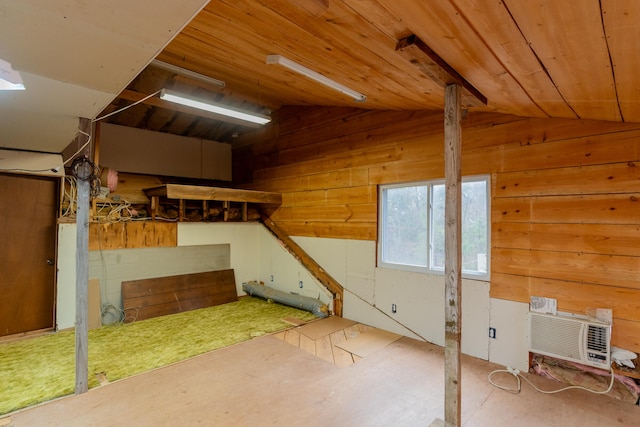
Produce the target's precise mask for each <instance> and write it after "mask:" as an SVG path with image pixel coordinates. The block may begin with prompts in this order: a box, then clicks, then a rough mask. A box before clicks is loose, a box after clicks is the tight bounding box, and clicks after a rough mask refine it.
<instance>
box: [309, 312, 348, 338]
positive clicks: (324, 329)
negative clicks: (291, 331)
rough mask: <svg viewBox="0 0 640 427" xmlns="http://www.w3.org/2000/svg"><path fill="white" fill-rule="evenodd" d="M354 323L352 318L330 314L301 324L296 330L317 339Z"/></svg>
mask: <svg viewBox="0 0 640 427" xmlns="http://www.w3.org/2000/svg"><path fill="white" fill-rule="evenodd" d="M355 323H356V322H354V321H353V320H349V319H345V318H343V317H338V316H331V317H327V318H325V319H321V320H317V321H315V322H311V323H308V324H306V325H304V326H301V327H300V328H298V332H300V333H301V334H302V335H306V336H307V337H309V338H311V339H313V340H317V339H318V338H321V337H323V336H325V335H330V334H332V333H333V332H336V331H339V330H342V329H344V328H348V327H349V326H351V325H354V324H355Z"/></svg>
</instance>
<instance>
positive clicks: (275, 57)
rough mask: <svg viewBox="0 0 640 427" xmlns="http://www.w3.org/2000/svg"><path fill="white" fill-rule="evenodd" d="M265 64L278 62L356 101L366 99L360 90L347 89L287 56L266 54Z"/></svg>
mask: <svg viewBox="0 0 640 427" xmlns="http://www.w3.org/2000/svg"><path fill="white" fill-rule="evenodd" d="M267 64H278V65H282V66H283V67H285V68H288V69H290V70H291V71H295V72H296V73H300V74H302V75H303V76H305V77H308V78H310V79H311V80H314V81H316V82H318V83H320V84H323V85H325V86H327V87H330V88H331V89H333V90H337V91H338V92H341V93H344V94H345V95H349V96H350V97H352V98H353V99H354V101H357V102H365V101H366V100H367V96H366V95H363V94H361V93H360V92H356V91H355V90H353V89H349V88H348V87H346V86H344V85H341V84H340V83H338V82H336V81H335V80H331V79H330V78H328V77H325V76H323V75H322V74H320V73H317V72H315V71H313V70H311V69H309V68H307V67H305V66H304V65H300V64H298V63H297V62H294V61H292V60H290V59H288V58H285V57H284V56H282V55H267Z"/></svg>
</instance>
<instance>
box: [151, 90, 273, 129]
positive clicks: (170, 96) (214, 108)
mask: <svg viewBox="0 0 640 427" xmlns="http://www.w3.org/2000/svg"><path fill="white" fill-rule="evenodd" d="M160 99H164V100H166V101H171V102H175V103H178V104H182V105H186V106H187V107H192V108H198V109H200V110H204V111H209V112H211V113H215V114H220V115H223V116H227V117H233V118H235V119H240V120H244V121H247V122H251V123H257V124H259V125H266V124H267V123H269V122H270V121H271V117H268V116H263V115H260V114H254V113H245V112H243V111H239V110H234V109H232V108H229V107H222V106H220V105H217V104H213V103H211V102H205V101H201V100H199V99H195V98H190V97H187V96H184V95H180V94H178V93H176V92H174V91H171V90H167V89H162V91H161V92H160Z"/></svg>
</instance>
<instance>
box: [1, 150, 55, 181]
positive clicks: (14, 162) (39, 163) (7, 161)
mask: <svg viewBox="0 0 640 427" xmlns="http://www.w3.org/2000/svg"><path fill="white" fill-rule="evenodd" d="M0 171H2V172H13V173H28V174H36V175H47V176H64V165H63V162H62V156H61V155H60V154H49V153H33V152H31V151H19V150H0Z"/></svg>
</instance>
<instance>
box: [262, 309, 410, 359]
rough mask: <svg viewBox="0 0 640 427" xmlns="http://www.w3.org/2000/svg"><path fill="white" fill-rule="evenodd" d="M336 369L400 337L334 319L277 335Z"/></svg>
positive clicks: (319, 321) (330, 318)
mask: <svg viewBox="0 0 640 427" xmlns="http://www.w3.org/2000/svg"><path fill="white" fill-rule="evenodd" d="M274 336H275V337H276V338H278V339H280V340H282V341H284V342H286V343H288V344H291V345H293V346H295V347H298V348H300V349H302V350H304V351H306V352H307V353H310V354H313V355H314V356H317V357H319V358H320V359H323V360H325V361H327V362H329V363H333V364H334V365H337V366H342V367H344V366H349V365H352V364H354V363H355V362H357V361H359V360H361V359H362V358H363V357H366V356H368V355H370V354H372V353H374V352H376V351H378V350H380V349H381V348H383V347H385V346H386V345H388V344H390V343H392V342H393V341H396V340H397V339H399V338H400V337H401V336H400V335H398V334H394V333H392V332H387V331H383V330H381V329H377V328H374V327H371V326H368V325H363V324H361V323H356V322H355V321H353V320H349V319H344V318H342V317H336V316H332V317H329V318H327V319H321V320H316V321H314V322H311V323H307V324H305V325H302V326H300V327H297V328H292V329H287V330H286V331H282V332H279V333H277V334H275V335H274Z"/></svg>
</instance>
